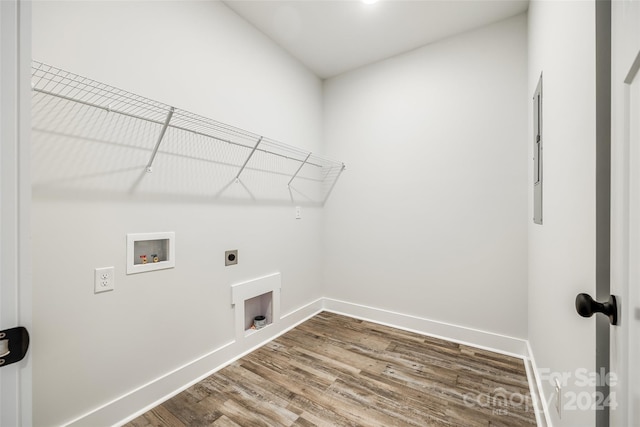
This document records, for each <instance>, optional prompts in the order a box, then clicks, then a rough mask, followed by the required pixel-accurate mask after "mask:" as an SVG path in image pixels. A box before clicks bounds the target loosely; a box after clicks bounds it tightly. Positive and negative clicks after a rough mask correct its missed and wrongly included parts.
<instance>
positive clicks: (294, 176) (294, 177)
mask: <svg viewBox="0 0 640 427" xmlns="http://www.w3.org/2000/svg"><path fill="white" fill-rule="evenodd" d="M309 157H311V153H309V154H307V157H305V158H304V161H303V162H302V163H301V164H300V167H298V170H296V173H294V174H293V176H292V177H291V179H290V180H289V183H287V187H290V186H291V183H292V182H293V180H294V179H296V176H298V174H299V173H300V170H301V169H302V167H303V166H304V165H306V164H307V160H309Z"/></svg>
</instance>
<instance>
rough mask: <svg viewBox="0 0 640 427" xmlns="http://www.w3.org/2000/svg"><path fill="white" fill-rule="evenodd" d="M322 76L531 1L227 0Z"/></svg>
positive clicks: (519, 9) (518, 8) (431, 39)
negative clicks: (369, 2)
mask: <svg viewBox="0 0 640 427" xmlns="http://www.w3.org/2000/svg"><path fill="white" fill-rule="evenodd" d="M224 3H225V4H226V5H227V6H229V7H230V8H231V9H233V10H234V11H235V12H236V13H237V14H239V15H240V16H241V17H243V18H244V19H246V20H247V21H248V22H250V23H251V24H253V25H254V26H255V27H256V28H258V29H259V30H260V31H262V32H263V33H264V34H266V35H267V36H268V37H270V38H271V39H273V40H274V41H275V42H276V43H278V44H279V45H280V46H282V47H283V48H284V49H286V50H287V51H288V52H289V53H290V54H292V55H293V56H294V57H296V58H298V60H300V61H301V62H302V63H303V64H305V65H306V66H307V67H308V68H309V69H310V70H311V71H313V72H314V73H315V74H316V75H318V76H319V77H320V78H323V79H324V78H328V77H333V76H336V75H338V74H341V73H344V72H345V71H349V70H352V69H355V68H358V67H361V66H363V65H367V64H371V63H373V62H376V61H380V60H382V59H386V58H389V57H391V56H394V55H398V54H400V53H403V52H407V51H410V50H412V49H415V48H418V47H420V46H424V45H426V44H429V43H431V42H434V41H436V40H439V39H442V38H445V37H449V36H452V35H454V34H458V33H462V32H465V31H469V30H472V29H474V28H478V27H481V26H484V25H487V24H490V23H493V22H497V21H500V20H502V19H506V18H509V17H512V16H515V15H517V14H520V13H522V12H524V11H526V10H527V7H528V5H529V2H528V0H409V1H407V0H379V1H378V2H377V3H375V4H372V5H367V4H364V3H362V2H361V1H360V0H337V1H336V0H289V1H283V0H226V1H224Z"/></svg>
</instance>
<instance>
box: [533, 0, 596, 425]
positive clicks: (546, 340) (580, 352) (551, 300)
mask: <svg viewBox="0 0 640 427" xmlns="http://www.w3.org/2000/svg"><path fill="white" fill-rule="evenodd" d="M541 72H542V73H543V75H544V76H543V89H542V91H543V147H544V148H543V163H544V166H543V185H544V187H543V222H544V224H543V225H542V226H539V225H535V224H533V222H531V221H530V222H529V340H530V344H531V348H532V350H533V355H534V358H535V361H536V363H537V366H538V369H539V370H546V371H547V372H553V373H560V374H565V373H566V374H569V375H571V377H570V378H569V379H568V380H567V381H566V385H565V386H564V387H563V394H564V395H565V401H566V399H567V398H568V397H570V396H571V395H572V394H573V395H575V394H576V393H581V392H588V393H592V392H593V391H594V390H593V389H592V388H583V387H578V385H577V378H576V370H577V369H579V368H584V369H587V370H588V372H593V370H594V366H595V323H594V319H583V318H581V317H579V316H578V315H577V314H576V312H575V308H574V301H575V297H576V295H577V294H578V293H580V292H588V293H589V294H591V295H595V7H594V3H593V2H592V1H572V2H562V1H560V2H548V1H533V2H531V5H530V7H529V84H528V91H527V92H528V95H529V97H530V96H532V95H533V92H534V90H535V88H536V84H537V81H538V78H539V76H540V73H541ZM532 114H533V113H532V112H531V109H530V112H529V117H532ZM529 123H530V129H531V123H532V120H531V119H530V121H529ZM530 134H531V132H530ZM531 146H532V144H528V147H529V154H530V155H531V153H532V151H531V150H532V148H531ZM530 167H531V165H530ZM529 189H530V191H529V200H532V190H531V189H532V173H530V174H529ZM529 212H532V206H531V204H530V207H529ZM542 383H543V390H544V393H545V398H546V399H547V400H549V399H551V398H552V397H553V393H552V390H553V387H552V384H551V382H550V381H543V382H542ZM565 403H568V402H565ZM550 406H551V409H550V411H549V413H550V415H551V421H552V422H553V425H554V426H590V425H593V424H594V422H595V417H594V413H593V411H589V410H587V411H580V410H577V409H574V410H570V409H567V410H565V411H564V413H563V415H562V419H560V418H559V417H558V414H557V412H556V410H555V406H554V405H553V404H550ZM573 406H574V407H575V406H576V405H573Z"/></svg>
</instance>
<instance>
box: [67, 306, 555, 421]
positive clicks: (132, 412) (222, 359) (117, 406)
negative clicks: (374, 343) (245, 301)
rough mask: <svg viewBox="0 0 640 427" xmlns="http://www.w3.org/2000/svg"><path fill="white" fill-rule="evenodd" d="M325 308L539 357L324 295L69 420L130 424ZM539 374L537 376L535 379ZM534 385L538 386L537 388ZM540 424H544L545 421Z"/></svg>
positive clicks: (521, 346)
mask: <svg viewBox="0 0 640 427" xmlns="http://www.w3.org/2000/svg"><path fill="white" fill-rule="evenodd" d="M323 310H326V311H330V312H333V313H338V314H344V315H346V316H350V317H354V318H358V319H362V320H367V321H371V322H375V323H379V324H383V325H387V326H391V327H395V328H399V329H404V330H408V331H411V332H416V333H419V334H423V335H429V336H433V337H437V338H443V339H446V340H449V341H453V342H457V343H460V344H465V345H469V346H473V347H477V348H482V349H486V350H490V351H494V352H497V353H502V354H506V355H510V356H515V357H519V358H522V359H524V360H525V366H527V365H528V360H529V359H531V362H533V358H532V356H533V355H532V354H531V352H530V348H529V344H528V342H527V341H526V340H523V339H520V338H513V337H509V336H505V335H500V334H494V333H491V332H486V331H481V330H477V329H472V328H467V327H462V326H458V325H453V324H448V323H444V322H438V321H434V320H429V319H425V318H420V317H416V316H409V315H406V314H402V313H396V312H392V311H388V310H383V309H379V308H374V307H368V306H364V305H360V304H354V303H349V302H345V301H338V300H334V299H330V298H320V299H317V300H315V301H313V302H311V303H309V304H307V305H305V306H303V307H301V308H299V309H296V310H294V311H292V312H290V313H288V314H285V315H284V316H282V317H281V318H280V321H278V322H277V323H274V324H272V325H270V326H269V327H268V328H265V329H262V330H260V331H257V332H256V333H254V334H252V335H250V336H248V337H246V338H245V339H242V340H233V341H230V342H228V343H226V344H224V345H222V346H220V347H218V348H217V349H215V350H213V351H211V352H209V353H207V354H205V355H203V356H201V357H199V358H197V359H195V360H192V361H191V362H189V363H186V364H184V365H183V366H181V367H179V368H177V369H175V370H173V371H171V372H168V373H166V374H164V375H162V376H161V377H159V378H156V379H155V380H153V381H150V382H149V383H147V384H144V385H142V386H140V387H138V388H136V389H135V390H132V391H130V392H128V393H126V394H124V395H122V396H120V397H118V398H116V399H114V400H112V401H110V402H108V403H106V404H104V405H102V406H100V407H98V408H95V409H93V410H92V411H90V412H88V413H86V414H84V415H82V416H80V417H77V418H76V419H74V420H72V421H70V422H68V423H66V424H65V425H67V426H73V427H83V426H97V425H101V426H119V425H122V424H125V423H127V422H129V421H131V420H133V419H134V418H136V417H137V416H139V415H141V414H143V413H145V412H146V411H148V410H149V409H151V408H153V407H155V406H156V405H158V404H160V403H161V402H163V401H165V400H167V399H169V398H170V397H172V396H174V395H176V394H178V393H180V392H181V391H183V390H185V389H187V388H188V387H190V386H192V385H193V384H195V383H197V382H199V381H201V380H202V379H204V378H206V377H207V376H209V375H211V374H213V373H214V372H216V371H218V370H220V369H222V368H224V367H225V366H227V365H229V364H230V363H233V362H234V361H235V360H237V359H239V358H241V357H242V356H244V355H246V354H248V353H250V352H251V351H253V350H255V349H256V348H258V347H260V346H262V345H264V344H265V343H267V342H269V341H271V340H273V339H275V338H277V337H278V336H280V335H282V334H284V333H286V332H287V331H289V330H290V329H292V328H294V327H296V326H297V325H299V324H300V323H302V322H304V321H305V320H307V319H309V318H311V317H313V316H315V315H316V314H318V313H319V312H321V311H323ZM527 369H528V375H529V370H530V371H533V375H532V376H533V378H530V384H532V387H534V386H535V387H536V388H537V389H538V390H541V387H540V386H541V385H540V380H539V378H538V376H537V371H536V367H535V362H533V365H532V367H531V369H529V368H527ZM533 379H535V381H532V380H533ZM534 391H535V390H532V393H533V392H534ZM538 396H539V397H541V398H539V399H538V402H540V403H541V404H542V409H541V410H542V411H543V412H544V418H545V419H548V415H547V412H546V411H547V408H546V405H545V401H544V399H543V397H544V396H543V395H541V394H538ZM536 416H537V417H538V416H539V414H538V413H537V415H536ZM539 425H540V426H544V424H541V423H540V422H539ZM547 427H551V425H550V424H548V425H547Z"/></svg>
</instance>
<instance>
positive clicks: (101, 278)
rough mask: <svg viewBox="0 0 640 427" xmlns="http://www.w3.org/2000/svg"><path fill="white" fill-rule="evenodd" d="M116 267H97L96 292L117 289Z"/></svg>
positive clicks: (95, 277) (95, 276)
mask: <svg viewBox="0 0 640 427" xmlns="http://www.w3.org/2000/svg"><path fill="white" fill-rule="evenodd" d="M114 272H115V268H114V267H103V268H96V269H95V274H94V279H93V280H94V284H93V286H94V288H93V290H94V292H95V293H96V294H98V293H100V292H107V291H112V290H114V289H115V278H114Z"/></svg>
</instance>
